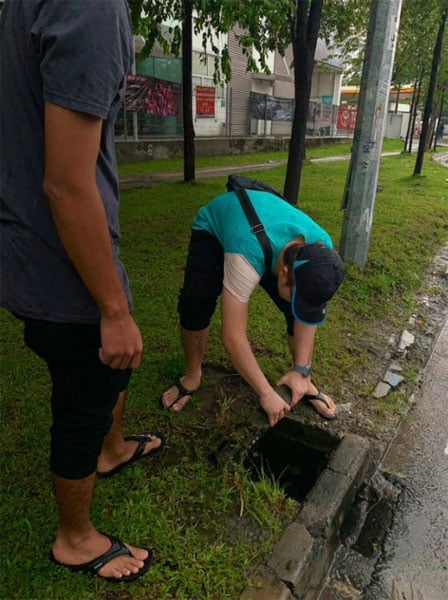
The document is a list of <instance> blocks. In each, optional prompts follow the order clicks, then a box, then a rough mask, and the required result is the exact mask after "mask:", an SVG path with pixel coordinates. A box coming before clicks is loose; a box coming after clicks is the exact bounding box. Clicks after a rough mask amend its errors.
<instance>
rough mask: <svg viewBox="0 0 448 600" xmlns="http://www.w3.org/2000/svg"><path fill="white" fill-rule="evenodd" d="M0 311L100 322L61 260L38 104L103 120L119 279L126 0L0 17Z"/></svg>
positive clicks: (101, 170) (52, 1)
mask: <svg viewBox="0 0 448 600" xmlns="http://www.w3.org/2000/svg"><path fill="white" fill-rule="evenodd" d="M0 52H1V67H2V68H1V135H2V151H1V165H0V166H1V235H0V239H1V243H0V249H1V254H0V257H1V269H2V278H1V304H2V305H3V306H5V307H6V308H8V309H9V310H11V311H13V312H15V313H18V314H19V315H22V316H27V317H31V318H35V319H42V320H46V321H53V322H62V323H64V322H71V323H97V322H98V321H99V311H98V308H97V307H96V305H95V303H94V301H93V298H92V297H91V295H90V293H89V291H88V290H87V288H86V287H85V285H84V284H83V282H82V281H81V279H80V277H79V275H78V273H77V272H76V270H75V268H74V266H73V264H72V262H71V261H70V259H69V257H68V255H67V253H66V252H65V250H64V248H63V246H62V244H61V242H60V240H59V237H58V235H57V232H56V229H55V227H54V225H53V220H52V217H51V213H50V210H49V206H48V201H47V199H46V197H45V195H44V193H43V189H42V186H43V176H44V128H43V121H44V102H45V101H47V102H51V103H53V104H56V105H58V106H62V107H64V108H68V109H72V110H76V111H79V112H82V113H87V114H90V115H94V116H97V117H101V119H103V131H102V136H101V147H100V152H99V156H98V161H97V166H96V179H97V184H98V189H99V192H100V195H101V198H102V200H103V203H104V206H105V209H106V214H107V219H108V223H109V231H110V236H111V243H112V246H113V250H114V257H115V262H116V266H117V271H118V273H119V276H120V278H121V281H122V283H123V286H124V288H125V290H126V294H127V296H128V300H129V304H130V305H131V298H130V293H129V288H128V280H127V275H126V271H125V269H124V266H123V264H122V263H121V261H120V259H119V249H118V240H119V237H120V227H119V221H118V206H119V195H118V181H117V166H116V158H115V148H114V130H113V125H114V121H115V118H116V115H117V112H118V110H119V108H120V105H121V103H122V100H123V93H124V87H125V81H126V73H127V72H128V71H129V68H130V65H131V60H132V34H131V26H130V20H129V12H128V8H127V3H126V0H11V1H10V2H9V1H8V0H7V1H6V3H5V4H4V6H3V8H2V12H1V17H0Z"/></svg>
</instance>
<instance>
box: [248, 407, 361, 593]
mask: <svg viewBox="0 0 448 600" xmlns="http://www.w3.org/2000/svg"><path fill="white" fill-rule="evenodd" d="M285 418H293V417H285ZM371 462H372V458H371V453H370V444H369V442H368V440H366V439H365V438H362V437H359V436H357V435H354V434H350V433H348V434H345V435H344V437H343V438H342V440H341V442H340V444H339V445H338V447H337V449H336V450H335V452H334V454H333V456H332V457H331V459H330V461H329V463H328V465H327V467H326V468H325V469H324V470H323V472H322V473H321V474H320V476H319V478H318V480H317V481H316V484H315V485H314V486H313V488H312V489H311V491H310V492H309V493H308V495H307V496H306V498H305V500H304V502H303V505H302V507H301V509H300V511H299V513H298V515H297V517H296V519H295V520H294V521H293V522H292V523H291V524H290V525H288V527H287V528H286V529H285V531H284V532H283V534H282V536H281V538H280V540H279V542H278V543H277V544H276V545H275V546H274V548H273V551H272V552H271V555H270V556H269V557H268V558H267V560H266V565H265V567H264V568H259V569H258V570H257V572H256V573H255V574H254V577H253V581H254V585H253V587H250V588H248V589H246V590H245V591H244V593H243V594H242V596H241V597H240V600H268V599H269V600H293V599H298V600H315V599H316V598H317V595H318V593H319V591H320V588H321V585H322V583H323V578H324V577H325V575H326V573H327V570H328V565H329V564H330V563H331V560H332V557H333V554H334V551H335V549H336V547H337V545H338V539H337V534H338V531H339V529H340V527H341V525H342V523H343V521H344V518H345V517H346V515H347V514H348V511H349V510H350V508H351V506H352V504H353V501H354V499H355V496H356V492H357V491H358V488H359V487H360V485H361V484H362V482H363V481H364V479H365V476H366V473H367V471H368V470H369V469H370V467H371V466H372V465H371Z"/></svg>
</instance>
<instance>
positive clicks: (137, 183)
mask: <svg viewBox="0 0 448 600" xmlns="http://www.w3.org/2000/svg"><path fill="white" fill-rule="evenodd" d="M398 154H400V152H398V151H395V152H383V153H382V154H381V157H387V156H396V155H398ZM350 156H351V155H350V154H342V155H340V156H328V157H325V158H312V159H311V162H312V163H328V162H336V161H341V160H347V161H348V160H350ZM433 160H436V161H437V162H440V163H441V164H442V165H443V166H445V167H448V152H447V153H444V154H435V155H434V156H433ZM286 163H287V161H286V160H270V161H268V162H265V163H256V164H248V165H241V166H238V165H233V166H230V165H229V166H224V167H200V168H196V176H197V177H219V176H220V175H229V174H230V173H242V172H245V171H265V170H267V169H272V168H274V167H279V166H282V165H286ZM183 175H184V173H183V171H160V172H156V173H145V174H134V175H122V176H121V177H120V189H122V190H129V189H135V188H140V187H146V186H148V185H151V184H152V183H160V182H162V181H179V180H182V178H183Z"/></svg>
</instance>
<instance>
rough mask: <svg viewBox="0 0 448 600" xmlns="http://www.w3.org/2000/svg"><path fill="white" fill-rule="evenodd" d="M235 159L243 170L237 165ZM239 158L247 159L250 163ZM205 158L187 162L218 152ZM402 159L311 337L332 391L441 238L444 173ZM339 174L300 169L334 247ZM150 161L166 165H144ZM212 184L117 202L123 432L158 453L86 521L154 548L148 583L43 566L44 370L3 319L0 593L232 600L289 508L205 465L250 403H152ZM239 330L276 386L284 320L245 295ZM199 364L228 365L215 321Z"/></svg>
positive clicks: (399, 312) (216, 465) (170, 352)
mask: <svg viewBox="0 0 448 600" xmlns="http://www.w3.org/2000/svg"><path fill="white" fill-rule="evenodd" d="M401 147H402V143H401V142H400V145H399V147H398V148H397V149H399V150H401ZM384 149H385V150H387V149H390V148H387V147H385V148H384ZM345 151H349V148H346V150H343V148H342V147H341V146H332V147H331V149H330V150H328V149H323V148H318V149H313V150H312V152H311V151H310V152H309V155H308V158H311V155H312V156H313V157H315V156H316V157H317V156H318V155H319V153H321V152H322V154H325V153H326V155H328V153H331V152H332V153H333V154H339V153H344V152H345ZM262 156H263V161H262V162H265V160H266V155H262ZM230 158H231V157H229V160H230ZM233 158H235V159H236V160H237V161H238V162H239V164H241V159H242V157H240V156H238V157H233ZM243 158H244V159H245V160H246V159H250V160H248V162H252V161H254V160H255V159H254V156H253V155H249V156H245V157H243ZM276 158H282V156H281V155H278V153H277V154H276ZM276 158H273V155H272V156H271V155H270V159H272V160H275V159H276ZM203 160H204V164H202V159H198V163H197V164H198V166H206V165H205V162H207V164H209V163H210V164H211V163H214V164H216V160H217V159H214V160H211V159H209V160H207V161H206V159H203ZM260 161H261V159H260ZM414 161H415V154H413V155H411V156H409V155H399V156H393V157H390V158H385V159H383V160H382V163H381V170H380V177H379V185H380V186H381V190H382V191H381V192H380V193H378V194H377V199H376V207H375V217H374V223H373V229H372V235H371V243H370V252H369V260H368V264H367V265H366V267H365V268H364V269H363V270H360V269H358V268H356V267H354V266H353V265H348V266H347V277H346V280H345V282H344V284H343V286H342V288H341V290H340V292H339V294H338V295H337V297H336V298H335V299H334V301H333V302H332V306H331V311H330V314H329V318H328V321H327V323H326V324H325V326H323V327H322V328H321V329H320V330H319V333H318V341H317V347H316V352H315V361H314V363H315V377H316V380H318V381H319V383H320V384H321V385H322V387H323V388H325V389H327V390H328V392H329V393H332V394H334V395H335V397H336V398H337V397H338V395H340V394H341V393H342V390H344V389H347V388H350V381H351V377H355V376H356V374H357V373H358V374H359V373H360V372H361V371H362V370H363V369H365V368H366V366H367V365H368V363H369V360H370V358H369V355H368V352H364V351H361V350H360V351H359V352H357V351H353V349H351V350H350V349H349V348H348V342H347V339H348V337H347V336H348V335H351V336H352V340H353V339H355V338H356V337H357V336H360V337H364V338H367V339H368V336H369V335H370V333H372V335H373V333H374V330H375V327H376V324H377V323H378V320H383V321H384V320H388V321H389V322H391V323H393V324H394V325H395V326H396V327H397V329H398V328H399V327H402V326H403V325H404V324H405V323H406V322H407V319H408V317H409V315H410V314H411V312H412V307H413V298H414V296H415V294H416V292H417V291H418V290H419V289H420V287H421V285H422V282H423V280H424V275H425V270H426V268H427V266H428V264H429V262H430V260H431V258H432V257H433V255H434V254H435V252H436V250H437V248H438V247H440V246H441V245H442V244H443V243H444V241H445V240H446V239H447V237H448V218H447V216H448V186H447V183H446V177H447V175H448V172H447V171H446V170H444V168H443V167H441V166H439V165H437V164H435V163H433V162H430V161H429V159H428V160H426V162H425V166H424V171H423V176H420V177H417V178H414V177H412V170H413V166H414ZM145 164H147V163H145ZM220 164H222V162H221V161H220ZM347 166H348V162H332V163H320V164H317V163H311V162H309V161H308V162H307V164H306V165H305V167H304V170H303V175H302V187H301V194H300V208H301V209H302V210H304V211H305V212H307V213H309V214H310V215H311V216H312V217H313V218H314V219H316V220H317V221H318V222H319V223H320V224H321V225H322V226H323V227H324V228H326V229H327V230H328V231H329V233H330V234H331V235H332V237H333V238H334V240H335V243H336V246H338V243H339V237H340V233H341V226H342V216H343V215H342V212H341V210H340V203H341V197H342V193H343V188H344V184H345V178H346V173H347ZM125 168H126V166H121V167H120V170H121V173H124V172H125ZM145 168H146V167H145ZM151 168H154V170H157V171H161V170H163V169H165V168H166V167H165V166H163V165H161V164H159V165H156V164H155V162H153V163H151ZM176 168H179V167H176ZM143 172H144V171H143ZM284 173H285V167H284V166H281V167H279V166H277V167H275V168H273V169H272V170H268V171H262V172H259V173H257V172H255V171H252V172H251V174H250V176H251V177H253V178H257V176H258V178H260V179H262V180H264V181H267V182H269V183H271V184H272V185H273V186H274V187H277V188H278V189H282V186H283V181H284ZM225 179H226V178H225V177H216V178H211V179H198V180H197V181H196V182H195V183H192V184H184V183H160V184H154V185H151V186H150V187H149V188H147V189H142V188H140V189H138V190H133V191H128V192H125V193H123V194H122V208H121V222H122V230H123V240H122V246H121V247H122V256H123V259H124V262H125V264H126V265H127V268H128V272H129V276H130V280H131V287H132V291H133V294H134V299H135V317H136V320H137V322H138V324H139V325H140V327H141V330H142V333H143V337H144V342H145V355H144V360H143V363H142V365H141V367H140V368H139V369H138V370H137V371H136V372H135V374H134V376H133V379H132V381H131V385H130V389H129V399H128V407H127V413H126V424H125V426H126V427H125V428H126V431H127V432H129V433H132V432H136V431H141V430H143V429H145V428H151V429H153V430H156V431H161V432H162V433H163V434H164V436H166V438H167V445H166V449H165V451H164V452H163V453H161V454H159V455H158V456H157V457H154V459H151V460H148V461H140V462H138V463H136V464H134V465H133V466H131V467H129V468H128V469H125V470H124V471H123V472H122V473H120V474H119V475H117V476H116V477H114V478H111V479H110V480H101V481H99V482H98V484H97V487H96V494H95V500H94V506H93V520H94V523H95V524H96V525H97V526H98V527H99V529H100V530H102V531H106V532H108V533H111V534H114V535H118V536H119V537H121V538H122V539H123V540H124V541H128V542H130V543H133V544H142V545H149V546H154V547H155V548H156V551H157V557H158V558H157V562H156V563H155V564H154V566H153V567H152V568H151V569H150V571H149V573H148V575H147V576H146V577H143V578H142V579H141V580H138V581H137V582H135V583H133V584H131V585H130V586H129V587H126V586H117V585H114V584H108V583H106V582H104V581H100V580H98V579H93V578H88V577H86V576H83V575H81V574H70V573H66V572H65V571H64V570H62V569H58V568H56V567H55V566H53V565H52V564H50V562H49V560H48V551H49V548H50V546H51V543H52V539H53V536H54V532H55V528H56V525H57V513H56V508H55V504H54V502H53V498H52V492H51V485H50V476H49V472H48V467H47V460H48V446H49V433H48V429H49V426H50V415H49V402H48V399H49V389H50V388H49V380H48V375H47V373H46V369H45V367H44V365H43V364H42V362H41V361H40V360H39V359H37V358H36V357H35V356H34V355H33V354H32V353H31V352H30V351H29V350H27V349H26V348H25V347H24V345H23V341H22V337H21V326H20V323H19V322H18V321H16V320H15V319H14V318H12V317H11V316H10V315H9V314H8V313H6V312H5V311H2V312H1V318H2V345H1V351H2V354H1V367H2V374H1V378H2V403H1V439H2V452H1V483H2V492H1V494H2V503H1V527H2V542H1V551H2V552H1V555H2V569H1V574H0V597H1V598H4V599H5V600H12V599H17V600H31V599H33V600H34V599H36V600H50V599H51V600H53V599H54V600H56V599H58V600H80V599H82V600H87V599H95V600H112V599H129V598H132V599H138V600H148V599H152V600H164V599H177V600H226V599H229V600H237V598H238V597H239V595H240V593H241V592H242V591H243V590H244V589H245V587H246V586H247V584H248V582H249V580H250V576H251V571H252V568H253V565H254V564H256V562H257V560H258V559H259V558H260V557H262V556H263V555H264V554H265V553H266V552H268V551H269V548H270V547H271V546H272V544H273V543H274V542H275V541H276V540H277V539H278V537H279V535H280V533H281V531H282V529H283V527H284V526H285V525H286V523H288V522H289V521H290V520H291V519H292V518H293V516H294V514H295V513H296V512H297V506H296V505H295V503H293V502H292V501H291V500H288V499H286V498H285V497H284V495H283V493H282V491H281V490H280V489H279V488H278V486H276V485H275V483H271V482H268V481H266V480H262V481H261V482H258V483H254V482H251V481H250V480H249V479H248V477H247V476H246V473H245V471H244V468H243V466H242V465H241V464H239V463H238V461H228V462H224V463H221V462H217V461H214V460H211V455H213V452H214V451H215V450H216V449H217V448H218V447H219V445H220V444H221V442H222V440H223V439H229V440H231V441H232V443H233V445H234V447H238V444H239V443H240V442H241V441H242V440H241V437H242V436H244V434H245V432H246V431H247V421H248V414H250V413H251V412H252V411H255V410H259V409H258V407H257V402H256V400H255V399H254V400H253V402H248V403H245V405H244V406H241V404H242V403H241V402H239V401H238V400H239V399H238V398H237V397H232V396H228V395H224V396H223V397H221V398H220V402H219V404H218V405H217V408H216V410H214V411H213V412H211V413H210V414H207V413H206V412H204V410H202V408H201V403H200V400H199V399H197V398H196V399H193V401H192V402H191V406H189V407H188V409H186V410H185V411H184V412H183V413H181V414H178V415H173V414H171V413H168V412H163V411H162V410H160V408H159V407H158V398H159V397H160V394H161V392H162V391H163V390H164V389H165V388H166V387H167V386H168V385H170V384H171V383H172V381H173V379H174V378H175V377H176V376H177V375H178V374H179V373H181V372H182V368H183V357H182V353H181V351H180V346H179V340H178V327H177V314H176V302H177V291H178V288H179V286H180V285H181V280H182V273H183V266H184V260H185V256H186V250H187V243H188V238H189V232H190V226H191V223H192V219H193V217H194V215H195V213H196V211H197V210H198V208H199V207H200V206H201V205H202V204H204V203H206V202H207V201H208V200H209V199H210V198H211V197H212V196H214V195H216V194H218V193H221V192H222V191H223V190H224V188H225ZM260 315H262V317H260ZM249 335H250V339H251V342H252V344H253V347H254V349H255V352H256V355H257V358H258V359H259V362H260V364H261V365H262V368H263V369H264V370H265V372H266V373H267V375H268V376H269V378H270V379H271V380H272V382H275V381H276V380H277V379H278V377H279V376H280V375H281V374H283V373H284V372H285V371H286V369H287V367H288V365H289V360H290V359H289V356H288V352H287V347H286V339H285V336H284V325H283V322H282V317H281V315H279V314H277V313H276V312H275V311H272V309H271V306H270V303H269V301H268V299H266V298H265V297H264V295H263V293H261V292H260V293H259V292H258V291H257V293H256V294H255V295H254V298H253V300H252V302H251V311H250V322H249ZM206 363H207V366H208V367H213V368H215V369H216V370H220V369H221V370H223V371H224V372H229V373H231V372H232V371H233V370H232V369H231V367H230V365H229V363H228V360H227V358H226V355H225V353H224V351H223V349H222V347H221V344H220V341H219V314H217V315H216V316H215V318H214V321H213V326H212V330H211V339H210V345H209V350H208V354H207V358H206ZM204 387H205V388H207V390H208V392H209V393H211V394H212V395H213V393H214V391H215V389H216V394H217V395H219V386H217V385H216V381H215V380H214V379H213V377H208V378H206V379H205V381H204ZM353 394H356V390H353ZM390 410H393V406H391V408H390Z"/></svg>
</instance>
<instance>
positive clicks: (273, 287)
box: [177, 229, 294, 336]
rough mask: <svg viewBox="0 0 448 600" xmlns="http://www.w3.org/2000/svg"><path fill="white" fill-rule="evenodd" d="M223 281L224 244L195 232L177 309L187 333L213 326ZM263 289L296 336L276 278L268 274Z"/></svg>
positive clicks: (204, 234) (198, 231)
mask: <svg viewBox="0 0 448 600" xmlns="http://www.w3.org/2000/svg"><path fill="white" fill-rule="evenodd" d="M223 279H224V251H223V248H222V246H221V243H220V242H219V240H218V239H217V238H216V237H215V236H214V235H212V234H211V233H208V232H207V231H202V230H198V229H193V231H192V233H191V238H190V245H189V248H188V257H187V264H186V267H185V275H184V284H183V287H182V289H181V290H180V293H179V302H178V307H177V309H178V312H179V316H180V324H181V326H182V327H183V328H184V329H188V330H189V331H198V330H200V329H205V328H206V327H208V326H209V324H210V320H211V318H212V316H213V313H214V312H215V309H216V303H217V301H218V298H219V295H220V294H221V292H222V283H223ZM260 285H261V287H262V288H263V289H264V290H265V291H266V292H267V294H268V295H269V297H270V298H271V299H272V301H273V302H274V304H275V305H276V306H277V308H279V309H280V310H281V311H282V312H283V314H284V316H285V320H286V327H287V332H288V335H291V336H292V335H294V317H293V314H292V311H291V303H290V302H287V301H286V300H283V299H282V298H280V296H279V293H278V288H277V277H276V275H274V273H266V274H265V275H264V276H263V277H262V279H261V281H260Z"/></svg>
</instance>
